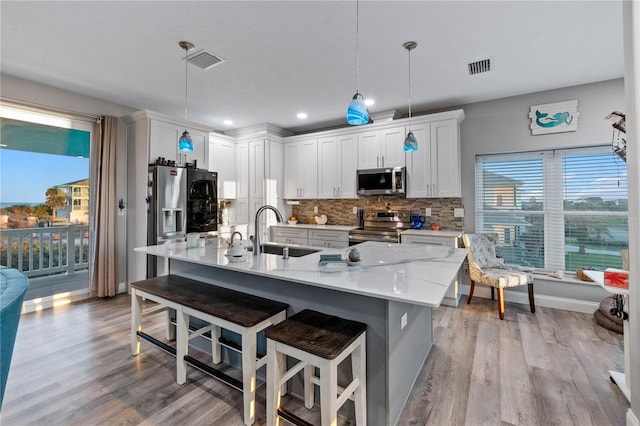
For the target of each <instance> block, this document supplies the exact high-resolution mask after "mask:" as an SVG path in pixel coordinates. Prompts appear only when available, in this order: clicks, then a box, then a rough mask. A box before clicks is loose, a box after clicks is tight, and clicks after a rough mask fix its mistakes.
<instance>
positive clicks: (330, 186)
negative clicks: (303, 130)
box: [318, 134, 358, 199]
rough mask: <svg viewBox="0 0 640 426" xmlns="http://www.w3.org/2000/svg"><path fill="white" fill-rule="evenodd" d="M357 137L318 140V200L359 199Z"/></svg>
mask: <svg viewBox="0 0 640 426" xmlns="http://www.w3.org/2000/svg"><path fill="white" fill-rule="evenodd" d="M357 161H358V144H357V135H356V134H350V135H341V136H329V137H324V138H319V139H318V198H320V199H325V198H357V188H356V170H357Z"/></svg>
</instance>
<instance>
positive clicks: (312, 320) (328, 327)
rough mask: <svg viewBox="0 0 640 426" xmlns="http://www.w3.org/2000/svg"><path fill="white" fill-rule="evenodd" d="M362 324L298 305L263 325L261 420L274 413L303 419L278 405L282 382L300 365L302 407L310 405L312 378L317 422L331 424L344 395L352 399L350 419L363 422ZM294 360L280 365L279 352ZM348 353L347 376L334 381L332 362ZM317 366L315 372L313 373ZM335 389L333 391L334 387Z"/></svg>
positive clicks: (272, 419)
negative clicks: (264, 359) (264, 376)
mask: <svg viewBox="0 0 640 426" xmlns="http://www.w3.org/2000/svg"><path fill="white" fill-rule="evenodd" d="M366 329H367V326H366V324H363V323H361V322H357V321H351V320H347V319H343V318H339V317H336V316H331V315H326V314H323V313H320V312H316V311H311V310H308V309H307V310H304V311H301V312H299V313H297V314H295V315H293V316H291V317H289V318H288V319H286V320H284V321H282V322H281V323H279V324H276V325H274V326H272V327H270V328H268V329H267V330H266V331H265V336H266V337H267V409H266V415H267V425H268V426H272V425H277V424H279V420H280V417H282V418H283V419H285V420H287V421H289V422H291V423H294V424H308V423H307V422H305V421H304V420H302V419H300V418H299V417H298V416H296V415H294V414H293V413H290V412H289V411H287V410H285V409H283V408H281V407H280V398H281V397H282V394H283V387H284V385H286V383H287V382H288V381H289V380H290V379H291V378H293V376H295V375H296V374H297V373H298V372H299V371H301V370H302V369H303V368H304V370H305V371H304V393H305V407H307V408H311V407H313V401H314V390H315V387H314V384H317V385H319V386H320V416H321V421H322V423H321V424H322V426H325V425H326V426H329V425H336V424H337V423H336V422H337V416H338V410H339V409H340V407H341V406H342V405H343V404H344V403H345V401H346V400H347V399H353V400H354V402H355V413H356V424H357V425H359V426H360V425H366V424H367V404H366V400H367V397H366V355H365V351H366V341H365V336H366ZM286 355H288V356H290V357H293V358H295V359H297V360H298V361H299V362H298V363H297V364H296V365H295V366H294V367H292V368H291V369H289V370H287V369H286V359H285V356H286ZM349 355H351V368H352V371H353V379H352V381H351V383H350V384H348V385H347V386H346V387H345V388H341V387H339V386H338V366H339V365H340V363H341V362H342V361H344V360H345V359H346V358H347V357H348V356H349ZM314 367H317V368H318V369H319V370H320V378H319V380H318V377H316V376H315V374H314V371H315V370H314ZM339 392H340V394H339V395H338V393H339Z"/></svg>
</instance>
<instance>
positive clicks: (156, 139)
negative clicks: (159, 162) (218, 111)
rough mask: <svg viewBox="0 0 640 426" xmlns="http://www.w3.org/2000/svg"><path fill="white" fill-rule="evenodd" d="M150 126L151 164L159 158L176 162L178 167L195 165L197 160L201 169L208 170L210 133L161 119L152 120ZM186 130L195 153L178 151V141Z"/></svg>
mask: <svg viewBox="0 0 640 426" xmlns="http://www.w3.org/2000/svg"><path fill="white" fill-rule="evenodd" d="M149 126H150V127H149V128H150V139H149V162H154V161H155V160H156V159H157V158H158V157H164V158H166V159H167V160H175V161H176V163H177V164H178V165H183V164H185V163H193V161H194V160H195V161H196V163H197V167H198V168H199V169H208V162H209V132H208V131H206V130H204V131H203V130H198V129H196V128H194V127H193V126H189V127H188V126H185V125H181V124H176V123H173V122H169V121H164V120H159V119H151V120H150V121H149ZM185 130H188V131H189V135H191V139H192V141H193V152H180V151H178V139H180V136H182V133H183V132H184V131H185Z"/></svg>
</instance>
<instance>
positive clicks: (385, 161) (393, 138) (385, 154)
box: [380, 126, 406, 167]
mask: <svg viewBox="0 0 640 426" xmlns="http://www.w3.org/2000/svg"><path fill="white" fill-rule="evenodd" d="M405 136H406V134H405V129H404V126H402V127H395V128H393V129H385V130H382V131H381V132H380V143H381V145H380V146H381V148H380V152H381V159H382V161H381V164H380V166H381V167H403V166H404V165H405V164H406V163H405V153H404V138H405Z"/></svg>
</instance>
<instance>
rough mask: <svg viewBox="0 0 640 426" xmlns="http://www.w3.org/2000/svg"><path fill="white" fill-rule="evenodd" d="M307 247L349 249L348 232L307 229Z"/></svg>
mask: <svg viewBox="0 0 640 426" xmlns="http://www.w3.org/2000/svg"><path fill="white" fill-rule="evenodd" d="M309 245H310V246H311V247H322V248H336V249H341V248H347V247H349V232H348V231H335V230H324V229H309Z"/></svg>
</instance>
